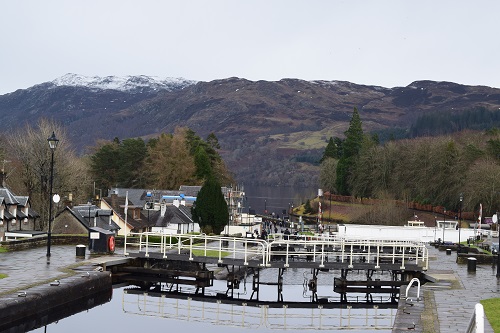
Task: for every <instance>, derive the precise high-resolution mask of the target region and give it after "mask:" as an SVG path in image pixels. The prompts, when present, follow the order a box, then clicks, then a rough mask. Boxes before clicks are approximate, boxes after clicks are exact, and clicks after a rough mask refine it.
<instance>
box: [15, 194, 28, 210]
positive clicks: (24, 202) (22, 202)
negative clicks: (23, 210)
mask: <svg viewBox="0 0 500 333" xmlns="http://www.w3.org/2000/svg"><path fill="white" fill-rule="evenodd" d="M14 197H15V198H16V200H17V202H18V203H19V206H23V207H26V206H27V205H28V201H29V197H27V196H18V195H16V196H14Z"/></svg>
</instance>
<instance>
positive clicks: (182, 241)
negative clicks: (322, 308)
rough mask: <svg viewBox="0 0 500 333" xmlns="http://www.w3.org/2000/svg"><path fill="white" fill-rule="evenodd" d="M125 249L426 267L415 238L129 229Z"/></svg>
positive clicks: (246, 261) (226, 261)
mask: <svg viewBox="0 0 500 333" xmlns="http://www.w3.org/2000/svg"><path fill="white" fill-rule="evenodd" d="M133 236H136V237H132V238H130V237H129V238H128V239H127V238H126V239H125V247H124V254H125V255H127V256H132V257H140V258H155V259H167V260H180V261H192V262H199V263H207V264H218V265H234V266H247V267H252V268H315V269H320V270H328V269H352V270H355V269H360V270H407V271H414V272H422V271H426V270H427V268H428V260H429V258H428V251H427V248H426V247H425V244H423V243H421V242H415V241H397V240H373V239H370V240H357V239H341V238H338V237H335V236H330V235H319V236H292V235H284V234H273V235H272V237H270V238H269V239H267V240H262V239H254V238H238V237H221V236H208V235H194V234H181V235H169V234H159V233H149V232H148V233H140V234H133Z"/></svg>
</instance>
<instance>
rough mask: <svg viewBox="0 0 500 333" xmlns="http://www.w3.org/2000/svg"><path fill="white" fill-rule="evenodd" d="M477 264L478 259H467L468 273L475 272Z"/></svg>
mask: <svg viewBox="0 0 500 333" xmlns="http://www.w3.org/2000/svg"><path fill="white" fill-rule="evenodd" d="M476 263H477V259H476V258H473V257H469V258H467V271H469V272H475V271H476Z"/></svg>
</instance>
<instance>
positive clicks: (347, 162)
mask: <svg viewBox="0 0 500 333" xmlns="http://www.w3.org/2000/svg"><path fill="white" fill-rule="evenodd" d="M345 136H346V138H345V140H344V143H343V144H342V156H341V158H340V160H339V163H338V164H337V180H336V184H337V191H338V192H339V193H340V194H342V195H349V194H350V186H349V178H350V175H351V173H352V170H354V168H355V165H356V160H357V157H358V155H359V152H360V150H361V147H362V145H363V129H362V127H361V118H360V117H359V112H358V109H357V108H354V112H353V114H352V118H351V121H350V123H349V128H348V129H347V131H346V132H345Z"/></svg>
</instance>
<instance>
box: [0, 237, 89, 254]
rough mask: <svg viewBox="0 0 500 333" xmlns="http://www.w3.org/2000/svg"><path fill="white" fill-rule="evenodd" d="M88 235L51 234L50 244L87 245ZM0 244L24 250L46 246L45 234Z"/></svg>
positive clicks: (11, 248)
mask: <svg viewBox="0 0 500 333" xmlns="http://www.w3.org/2000/svg"><path fill="white" fill-rule="evenodd" d="M88 242H89V237H88V236H87V235H52V237H51V242H50V244H51V245H77V244H84V245H87V243H88ZM0 246H2V247H3V248H6V249H7V250H8V251H19V250H26V249H31V248H35V247H41V246H47V236H37V237H33V238H25V239H18V240H10V241H4V242H0Z"/></svg>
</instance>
